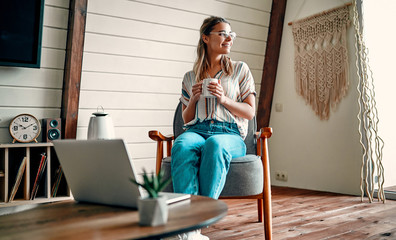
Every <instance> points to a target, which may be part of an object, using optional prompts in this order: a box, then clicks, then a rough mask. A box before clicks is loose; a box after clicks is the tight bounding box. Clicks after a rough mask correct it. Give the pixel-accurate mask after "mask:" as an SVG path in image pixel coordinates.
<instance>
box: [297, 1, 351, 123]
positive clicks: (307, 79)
mask: <svg viewBox="0 0 396 240" xmlns="http://www.w3.org/2000/svg"><path fill="white" fill-rule="evenodd" d="M348 25H349V10H348V6H345V7H342V8H337V9H334V10H333V11H328V12H324V13H323V14H321V15H315V17H308V18H306V19H302V20H298V21H296V22H293V37H294V46H295V51H294V52H295V60H294V69H295V81H296V91H297V93H298V94H299V95H301V96H302V97H303V98H304V99H305V101H306V103H307V104H309V105H310V106H311V107H312V109H313V110H314V111H315V114H316V115H318V116H319V118H320V119H321V120H327V119H329V117H330V109H335V108H336V107H337V105H338V103H339V102H340V101H341V99H342V98H343V97H344V96H345V95H346V93H347V91H348V87H349V81H348V54H347V47H346V29H347V26H348Z"/></svg>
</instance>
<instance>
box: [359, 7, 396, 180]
mask: <svg viewBox="0 0 396 240" xmlns="http://www.w3.org/2000/svg"><path fill="white" fill-rule="evenodd" d="M384 6H386V7H384ZM363 7H364V15H363V18H364V35H365V39H366V46H367V48H368V49H369V56H368V57H369V59H370V67H371V70H372V71H373V79H374V84H375V92H376V101H377V108H378V115H379V119H380V122H379V124H378V125H379V135H380V137H381V138H382V139H383V140H384V142H385V145H384V150H383V165H384V168H385V184H384V186H385V187H388V186H394V185H396V174H395V173H394V172H395V169H396V162H395V158H396V148H395V147H393V146H395V145H396V128H395V124H394V118H395V114H394V111H393V108H394V102H395V101H394V100H393V97H394V95H395V89H396V77H395V74H394V71H393V70H394V67H395V66H394V65H395V60H394V56H396V49H395V47H394V43H395V42H396V31H394V26H393V20H394V12H395V11H396V2H395V1H392V0H380V1H375V3H374V2H372V1H364V4H363Z"/></svg>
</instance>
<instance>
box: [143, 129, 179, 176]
mask: <svg viewBox="0 0 396 240" xmlns="http://www.w3.org/2000/svg"><path fill="white" fill-rule="evenodd" d="M148 135H149V138H151V139H152V140H154V141H156V142H157V155H156V160H155V162H156V163H155V166H156V167H155V169H156V172H157V174H158V173H159V171H160V170H161V162H162V159H163V158H164V142H166V156H171V150H172V141H173V140H174V139H175V138H174V136H173V135H167V136H165V135H163V134H161V133H160V132H159V131H155V130H152V131H149V133H148Z"/></svg>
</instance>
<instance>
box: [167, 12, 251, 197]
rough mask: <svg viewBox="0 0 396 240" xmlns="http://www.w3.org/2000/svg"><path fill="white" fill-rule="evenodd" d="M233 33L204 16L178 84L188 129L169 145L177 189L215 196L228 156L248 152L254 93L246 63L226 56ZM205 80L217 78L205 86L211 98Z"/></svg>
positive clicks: (222, 22)
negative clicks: (191, 62) (191, 61)
mask: <svg viewBox="0 0 396 240" xmlns="http://www.w3.org/2000/svg"><path fill="white" fill-rule="evenodd" d="M235 36H236V34H235V33H234V32H232V31H231V26H230V23H229V22H228V21H227V20H225V19H224V18H220V17H210V18H207V19H205V20H204V22H203V24H202V26H201V29H200V40H199V43H198V47H197V60H196V62H195V64H194V70H193V71H190V72H187V73H186V74H185V75H184V79H183V84H182V96H181V98H180V101H181V102H182V103H183V104H182V105H183V107H182V110H183V113H182V116H183V120H184V123H185V128H186V131H185V132H184V133H183V134H181V135H180V136H179V137H178V138H177V139H176V140H175V142H174V145H173V148H172V162H171V168H172V178H173V187H174V190H175V192H179V193H188V194H194V195H204V196H208V197H211V198H215V199H217V198H218V197H219V196H220V193H221V191H222V190H223V187H224V184H225V179H226V175H227V173H228V169H229V166H230V162H231V159H232V158H236V157H241V156H244V155H245V154H246V146H245V143H244V141H243V140H244V138H245V137H246V132H247V125H248V120H250V119H252V118H253V117H254V115H255V95H256V93H255V89H254V80H253V77H252V74H251V72H250V70H249V68H248V66H247V65H246V64H245V63H243V62H234V61H232V60H231V59H230V58H229V57H228V56H227V54H228V53H230V50H231V47H232V44H233V41H234V38H235ZM205 78H216V79H218V82H217V83H214V82H211V83H210V85H209V86H208V90H209V91H210V92H211V93H212V94H213V95H214V96H215V98H205V97H204V96H203V95H202V88H203V85H202V82H203V79H205Z"/></svg>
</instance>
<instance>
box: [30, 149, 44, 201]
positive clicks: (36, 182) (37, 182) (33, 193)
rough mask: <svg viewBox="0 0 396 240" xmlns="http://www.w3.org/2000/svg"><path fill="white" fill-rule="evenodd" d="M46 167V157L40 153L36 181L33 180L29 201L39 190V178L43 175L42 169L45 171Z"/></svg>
mask: <svg viewBox="0 0 396 240" xmlns="http://www.w3.org/2000/svg"><path fill="white" fill-rule="evenodd" d="M46 165H47V156H45V153H42V154H41V160H40V165H39V167H38V170H37V174H36V179H35V180H34V184H33V188H32V194H30V200H33V199H34V198H35V197H36V195H37V190H38V188H39V185H40V181H41V178H42V177H43V175H44V169H45V166H46Z"/></svg>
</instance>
